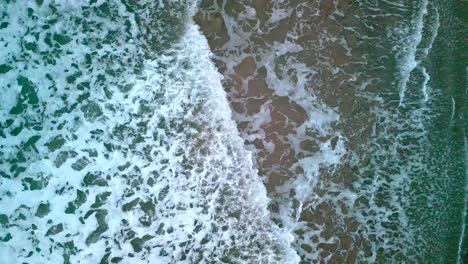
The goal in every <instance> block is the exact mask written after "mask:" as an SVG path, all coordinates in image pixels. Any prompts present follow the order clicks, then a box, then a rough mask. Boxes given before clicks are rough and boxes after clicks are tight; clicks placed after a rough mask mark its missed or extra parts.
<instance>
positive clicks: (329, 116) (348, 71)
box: [195, 0, 373, 263]
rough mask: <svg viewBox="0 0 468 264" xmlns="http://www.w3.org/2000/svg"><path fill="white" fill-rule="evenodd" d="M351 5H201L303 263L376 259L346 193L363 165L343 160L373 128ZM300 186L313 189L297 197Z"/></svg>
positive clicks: (201, 18)
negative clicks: (361, 86) (359, 88)
mask: <svg viewBox="0 0 468 264" xmlns="http://www.w3.org/2000/svg"><path fill="white" fill-rule="evenodd" d="M352 2H353V1H283V2H282V1H264V0H259V1H224V2H223V1H202V3H201V5H200V6H201V8H200V12H199V13H198V14H197V15H196V16H195V20H196V22H197V23H198V24H199V25H200V27H201V29H202V31H203V32H204V33H205V35H206V36H207V38H208V41H209V44H210V46H211V49H212V51H213V52H214V54H215V62H216V64H217V66H218V68H219V69H220V71H221V73H222V74H223V75H224V77H225V79H224V87H225V90H226V91H227V94H228V99H229V101H230V103H231V108H232V110H233V112H234V119H235V120H236V121H237V123H238V127H239V129H240V131H241V134H242V135H243V137H244V139H245V140H246V145H247V147H248V148H249V149H250V150H252V151H253V152H254V153H255V159H256V163H257V166H258V169H259V173H260V175H261V176H264V177H265V183H266V186H267V189H268V191H269V195H270V198H272V204H271V211H272V213H273V215H274V218H275V219H276V220H277V222H278V223H279V225H280V226H285V227H286V228H292V229H293V230H294V233H295V236H296V241H295V245H293V246H294V248H295V249H296V250H297V251H298V253H299V254H300V255H301V257H302V259H303V262H304V263H309V262H310V261H314V262H324V261H325V262H329V263H345V262H346V263H355V262H356V261H357V260H358V259H364V258H366V257H369V256H371V255H372V253H371V245H370V243H368V241H366V240H367V239H365V238H363V237H362V235H361V236H360V235H359V234H358V232H357V231H358V229H359V226H358V223H357V221H355V220H353V218H352V217H347V215H348V213H349V211H350V208H351V207H353V206H354V203H353V202H351V201H349V200H347V199H346V198H345V196H346V194H345V193H346V190H347V189H352V188H353V186H352V184H351V183H352V182H353V180H355V178H353V177H354V176H353V174H354V173H353V170H356V168H352V167H350V166H349V165H346V166H341V164H340V161H341V160H344V159H346V154H345V153H344V152H345V151H343V149H344V148H343V144H344V142H343V141H344V139H345V138H346V139H347V142H346V147H347V148H348V149H351V150H357V148H358V146H359V143H360V142H362V141H364V140H365V137H366V136H368V135H369V133H370V129H371V126H372V123H373V122H372V121H373V120H372V118H373V116H372V114H371V113H369V112H366V111H365V110H366V109H364V111H363V109H362V107H363V103H362V101H363V99H362V98H361V97H359V96H357V95H356V89H355V87H356V85H357V84H358V83H359V78H360V75H359V74H357V68H358V66H356V65H360V64H362V63H363V62H364V61H365V58H363V57H362V56H363V54H362V53H363V52H362V51H361V49H360V48H359V47H358V45H357V44H358V43H357V42H358V38H359V36H358V34H356V31H357V30H356V28H357V27H359V26H362V25H360V20H359V17H358V15H357V14H355V13H356V12H355V13H352V9H353V3H352ZM359 108H361V109H359ZM356 113H360V114H358V115H356ZM344 120H346V122H344ZM345 123H346V124H347V125H346V126H344V125H343V124H345ZM325 146H328V148H327V147H325ZM339 148H342V149H341V150H339ZM329 153H335V154H332V156H333V157H328V156H327V155H330V154H329ZM327 158H330V159H336V161H331V160H330V161H327ZM348 158H349V157H348ZM317 159H322V160H324V162H320V161H319V160H317ZM314 162H315V163H314ZM310 163H314V164H313V166H316V167H314V168H310V167H307V164H310ZM304 165H305V166H306V167H305V168H304ZM297 184H299V185H301V187H302V188H304V189H308V192H306V194H297V193H296V186H297ZM351 192H352V191H351ZM337 198H341V199H337ZM337 201H338V203H337ZM361 202H363V203H365V199H364V200H363V201H361ZM285 216H288V217H289V218H290V223H286V222H287V221H285V219H287V218H288V217H286V218H285ZM296 221H297V222H296ZM358 255H359V256H358Z"/></svg>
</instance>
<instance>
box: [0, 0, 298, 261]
mask: <svg viewBox="0 0 468 264" xmlns="http://www.w3.org/2000/svg"><path fill="white" fill-rule="evenodd" d="M49 4H54V7H55V8H51V7H49ZM87 4H88V2H87V1H81V2H74V3H68V2H59V1H47V0H46V1H44V3H43V4H42V5H41V6H40V7H38V6H36V4H35V3H33V2H28V4H27V5H23V4H21V3H10V4H5V3H4V4H2V5H3V7H4V8H3V10H6V13H7V14H8V16H7V18H6V21H8V22H9V23H10V25H9V26H8V27H7V28H6V29H3V31H2V35H5V36H9V39H5V40H2V41H3V43H2V45H4V44H7V43H8V47H7V48H6V49H2V50H1V51H0V52H1V53H2V55H4V56H2V57H3V58H4V62H2V63H6V64H7V65H9V66H10V67H11V68H12V69H11V70H10V71H8V72H7V73H6V74H3V75H2V86H1V87H0V89H1V94H2V99H6V100H7V101H8V103H6V104H2V105H1V106H0V113H1V121H2V129H3V133H4V134H5V135H6V136H7V138H2V139H1V140H2V144H1V149H0V150H1V152H0V154H1V155H2V156H1V159H2V163H0V171H2V172H3V174H2V175H1V176H2V177H1V178H0V208H1V209H0V215H1V216H0V217H2V231H0V237H2V238H3V237H5V236H11V238H9V239H8V240H7V241H5V242H4V243H2V245H0V255H1V256H3V257H4V258H3V259H4V260H5V261H7V262H29V263H44V262H52V263H57V262H63V261H64V258H65V261H67V259H69V261H70V262H72V263H90V262H92V263H98V262H99V261H101V260H103V259H108V260H111V259H112V260H114V261H118V260H119V258H122V259H123V260H122V262H121V263H154V262H158V263H174V262H178V263H193V262H197V263H208V262H213V261H214V262H219V261H221V259H223V261H227V260H226V259H229V260H230V261H236V262H239V263H252V262H254V263H255V262H259V263H261V262H268V263H289V262H291V263H295V262H298V257H297V255H296V253H295V252H294V251H293V250H292V249H290V248H289V244H290V243H291V240H292V239H293V238H292V236H291V235H290V234H289V233H287V232H284V231H283V230H280V229H279V228H277V227H276V226H275V225H273V224H272V222H271V220H270V217H269V213H268V211H267V204H268V202H269V200H268V198H267V196H266V192H265V188H264V186H263V184H262V182H261V181H260V178H258V176H257V172H256V170H255V169H254V168H253V167H252V163H251V158H250V153H249V152H247V151H246V150H245V149H244V147H243V141H242V140H241V138H240V137H239V135H238V132H237V128H236V126H235V123H234V122H233V121H232V120H231V112H230V110H229V107H228V103H227V101H226V98H225V94H224V91H223V90H222V87H221V83H220V79H221V77H220V75H219V74H217V71H216V69H215V67H214V65H213V64H212V62H211V61H210V56H211V52H210V50H209V48H208V44H207V43H206V40H205V39H204V38H203V37H202V35H201V34H200V33H199V31H198V28H197V27H196V26H193V25H191V24H190V25H187V26H186V32H185V33H184V34H182V36H181V38H180V40H179V41H177V42H174V43H173V45H172V47H171V48H170V49H166V50H165V51H164V52H163V54H161V55H157V56H156V54H155V53H154V52H153V51H152V50H151V49H150V48H149V47H150V46H151V43H148V42H147V38H145V36H144V32H145V30H146V28H144V25H142V24H140V23H139V22H136V21H135V18H134V16H135V14H134V13H132V12H131V11H129V10H128V9H127V8H125V7H124V6H123V5H122V4H118V3H117V2H116V3H112V4H108V5H104V6H102V5H101V4H105V3H104V2H103V1H98V3H96V4H95V5H93V6H92V7H91V8H84V6H86V5H87ZM82 5H83V6H82ZM28 7H33V8H34V9H33V11H34V12H33V14H35V17H28V15H27V14H28V10H27V8H28ZM54 9H55V10H54ZM106 12H109V13H110V14H106ZM142 16H143V19H148V17H145V16H144V15H142ZM112 18H114V19H112ZM140 19H141V17H140ZM50 20H56V22H55V25H54V26H52V27H50V28H44V27H43V26H45V25H46V24H47V23H53V22H50ZM111 21H112V22H111ZM140 21H141V20H140ZM150 25H151V23H150ZM86 26H88V28H87V29H85V28H84V27H86ZM41 27H42V28H41ZM142 27H143V28H142ZM123 29H125V30H123ZM116 30H117V31H116ZM4 33H5V34H4ZM36 33H37V34H38V35H37V36H38V40H37V39H36V35H35V34H36ZM28 38H32V39H31V40H33V39H36V41H37V43H39V44H38V45H37V47H36V48H35V47H31V49H28V48H26V49H25V47H24V46H23V45H24V43H22V42H20V41H16V39H24V40H27V39H28ZM49 54H50V57H49V58H47V56H49ZM21 57H25V58H26V59H27V61H25V60H18V59H17V58H21ZM5 58H6V59H5ZM143 58H145V59H143ZM15 59H16V61H15ZM36 61H37V62H36ZM46 74H47V75H46ZM36 98H37V100H36ZM17 105H21V108H18V109H16V110H15V111H12V109H13V108H15V107H17ZM8 120H13V121H12V122H11V123H10V121H8ZM17 131H20V132H17ZM37 136H39V137H37ZM15 166H16V167H15ZM5 219H6V221H7V222H6V223H3V221H4V220H5Z"/></svg>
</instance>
